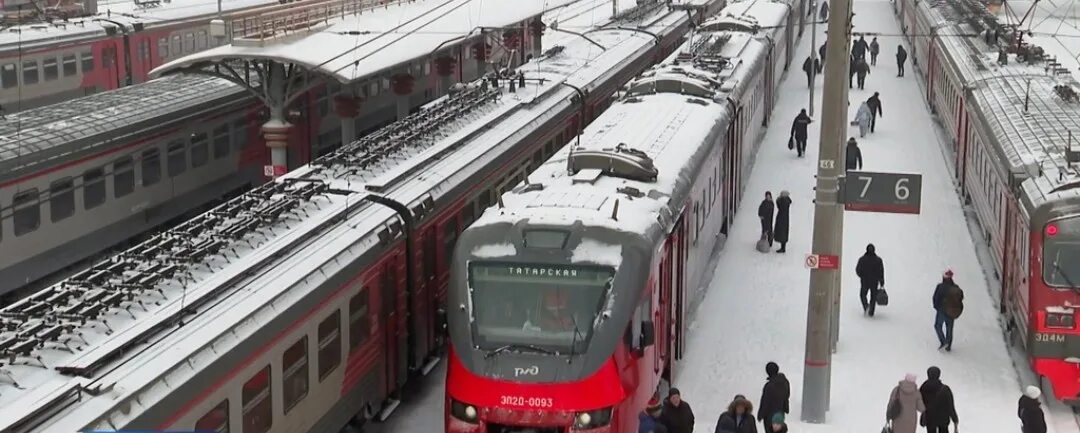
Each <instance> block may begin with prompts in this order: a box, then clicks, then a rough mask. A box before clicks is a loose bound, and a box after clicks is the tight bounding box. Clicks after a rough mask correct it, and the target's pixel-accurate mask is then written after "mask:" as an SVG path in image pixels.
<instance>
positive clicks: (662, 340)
mask: <svg viewBox="0 0 1080 433" xmlns="http://www.w3.org/2000/svg"><path fill="white" fill-rule="evenodd" d="M674 245H675V244H674V242H673V239H672V238H671V237H668V239H667V242H665V243H664V253H663V254H664V255H663V257H662V258H661V259H660V284H659V289H660V294H659V298H660V302H659V303H658V304H657V309H656V317H655V318H654V319H653V321H654V322H656V324H655V328H656V331H657V332H656V350H654V351H653V353H655V354H656V359H655V362H653V369H654V371H656V372H657V373H659V372H660V371H661V370H660V369H661V366H662V365H664V364H668V362H666V361H667V360H668V353H669V350H670V348H671V320H670V319H671V303H672V302H671V283H672V281H671V278H672V274H673V273H674V272H672V265H674V262H673V260H672V255H673V254H672V253H673V252H674V249H675V247H674Z"/></svg>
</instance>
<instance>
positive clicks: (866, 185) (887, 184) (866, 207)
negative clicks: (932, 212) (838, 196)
mask: <svg viewBox="0 0 1080 433" xmlns="http://www.w3.org/2000/svg"><path fill="white" fill-rule="evenodd" d="M841 179H842V180H841V182H842V185H843V186H842V188H841V191H842V192H843V194H842V200H843V202H844V209H846V210H853V211H863V212H891V213H907V214H918V213H919V208H920V207H921V205H922V175H918V174H914V173H875V172H869V171H849V172H848V173H847V176H844V177H843V178H841Z"/></svg>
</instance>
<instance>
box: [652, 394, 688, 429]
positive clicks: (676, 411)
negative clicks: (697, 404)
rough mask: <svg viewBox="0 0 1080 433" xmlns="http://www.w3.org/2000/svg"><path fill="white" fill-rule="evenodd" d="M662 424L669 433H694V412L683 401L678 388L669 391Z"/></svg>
mask: <svg viewBox="0 0 1080 433" xmlns="http://www.w3.org/2000/svg"><path fill="white" fill-rule="evenodd" d="M660 422H661V423H663V424H664V427H667V430H668V433H694V411H693V410H691V409H690V404H688V403H687V402H685V401H683V399H682V394H681V393H680V392H679V389H678V388H671V389H670V390H668V398H667V400H665V401H664V411H663V412H662V413H661V415H660Z"/></svg>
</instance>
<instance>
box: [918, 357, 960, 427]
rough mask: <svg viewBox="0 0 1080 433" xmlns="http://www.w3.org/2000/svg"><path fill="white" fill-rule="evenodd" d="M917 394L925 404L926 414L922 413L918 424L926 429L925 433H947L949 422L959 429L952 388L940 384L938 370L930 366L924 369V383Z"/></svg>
mask: <svg viewBox="0 0 1080 433" xmlns="http://www.w3.org/2000/svg"><path fill="white" fill-rule="evenodd" d="M919 394H920V395H922V400H923V403H925V404H926V412H923V415H922V418H921V419H920V420H919V424H922V425H923V426H924V427H926V433H949V422H950V421H952V423H953V424H956V426H957V427H960V417H958V416H956V404H955V402H954V401H953V393H952V388H949V386H948V385H946V384H944V383H942V382H941V369H940V368H937V367H933V366H931V367H930V368H927V369H926V382H923V384H922V386H920V387H919Z"/></svg>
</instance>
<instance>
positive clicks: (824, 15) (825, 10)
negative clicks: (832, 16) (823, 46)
mask: <svg viewBox="0 0 1080 433" xmlns="http://www.w3.org/2000/svg"><path fill="white" fill-rule="evenodd" d="M818 16H820V17H821V21H829V2H828V1H827V0H822V1H821V12H820V13H819V14H818Z"/></svg>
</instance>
